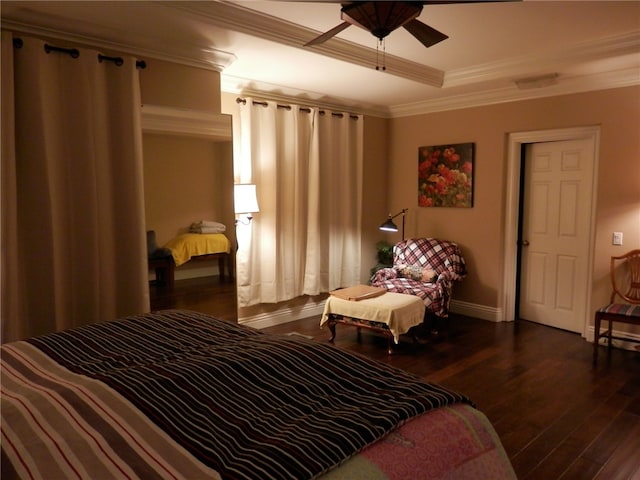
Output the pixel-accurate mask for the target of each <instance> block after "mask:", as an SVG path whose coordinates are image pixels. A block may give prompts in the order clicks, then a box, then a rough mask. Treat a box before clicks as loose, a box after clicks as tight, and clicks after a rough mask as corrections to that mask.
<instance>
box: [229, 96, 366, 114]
mask: <svg viewBox="0 0 640 480" xmlns="http://www.w3.org/2000/svg"><path fill="white" fill-rule="evenodd" d="M236 103H242V104H243V105H246V103H247V99H246V98H242V97H237V98H236ZM251 103H252V104H253V105H262V106H263V107H266V106H267V105H268V103H267V102H263V101H260V100H252V101H251ZM276 107H278V108H284V109H285V110H291V105H280V104H279V103H278V104H276ZM300 111H301V112H306V113H311V109H310V108H309V107H300ZM319 112H320V115H325V114H326V112H325V111H324V110H319ZM331 116H332V117H339V118H342V117H344V114H343V113H339V112H331ZM349 118H351V119H353V120H358V115H352V114H350V115H349Z"/></svg>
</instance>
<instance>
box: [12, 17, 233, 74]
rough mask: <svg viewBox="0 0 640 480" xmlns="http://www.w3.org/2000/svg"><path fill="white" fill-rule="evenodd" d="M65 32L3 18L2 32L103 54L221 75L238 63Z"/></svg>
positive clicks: (219, 53) (210, 53)
mask: <svg viewBox="0 0 640 480" xmlns="http://www.w3.org/2000/svg"><path fill="white" fill-rule="evenodd" d="M66 28H67V29H68V25H67V24H63V25H60V26H47V27H45V26H40V25H33V24H26V23H22V22H19V21H14V20H9V19H4V18H3V19H2V29H3V30H10V31H12V32H15V33H18V34H28V35H33V36H37V37H44V38H49V39H55V40H61V41H65V42H71V43H73V44H76V45H82V46H86V47H91V48H96V49H100V50H111V51H116V52H120V53H126V54H129V55H133V56H135V57H138V58H154V59H157V60H164V61H168V62H173V63H178V64H182V65H187V66H191V67H198V68H205V69H208V70H214V71H217V72H222V71H223V70H224V69H225V68H227V67H228V66H229V65H231V64H232V63H233V62H234V61H235V60H236V56H235V55H234V54H233V53H229V52H225V51H223V50H217V49H213V48H211V49H208V50H207V51H206V52H205V54H202V55H201V56H200V57H199V58H197V57H195V56H194V55H193V53H194V52H193V51H192V50H185V53H184V54H183V53H178V52H173V53H169V52H167V51H166V48H163V49H162V50H160V49H156V48H152V47H146V46H143V45H142V44H141V43H140V42H136V41H135V40H134V39H131V38H127V42H128V43H122V42H117V41H113V40H109V39H107V38H105V37H99V36H97V35H96V36H91V35H82V34H77V33H72V32H69V31H68V30H65V29H66Z"/></svg>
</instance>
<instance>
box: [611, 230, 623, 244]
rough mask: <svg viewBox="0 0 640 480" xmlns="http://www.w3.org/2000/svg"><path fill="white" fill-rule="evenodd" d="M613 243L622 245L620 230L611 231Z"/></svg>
mask: <svg viewBox="0 0 640 480" xmlns="http://www.w3.org/2000/svg"><path fill="white" fill-rule="evenodd" d="M613 244H614V245H622V232H613Z"/></svg>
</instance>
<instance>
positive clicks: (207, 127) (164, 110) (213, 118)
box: [140, 105, 231, 142]
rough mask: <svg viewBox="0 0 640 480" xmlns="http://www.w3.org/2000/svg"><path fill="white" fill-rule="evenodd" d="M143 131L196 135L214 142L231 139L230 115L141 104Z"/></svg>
mask: <svg viewBox="0 0 640 480" xmlns="http://www.w3.org/2000/svg"><path fill="white" fill-rule="evenodd" d="M140 112H141V124H142V131H143V132H145V133H159V134H170V135H180V136H187V137H198V138H204V139H207V140H212V141H214V142H223V141H230V140H231V116H230V115H225V114H222V113H213V112H208V111H201V110H190V109H184V108H173V107H164V106H157V105H142V109H141V110H140Z"/></svg>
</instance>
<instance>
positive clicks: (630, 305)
mask: <svg viewBox="0 0 640 480" xmlns="http://www.w3.org/2000/svg"><path fill="white" fill-rule="evenodd" d="M610 275H611V285H612V286H613V291H612V292H611V299H610V303H609V305H606V306H604V307H602V308H599V309H598V310H597V311H596V315H595V325H594V338H593V364H594V365H595V364H596V363H597V362H598V347H599V341H600V339H601V338H603V337H604V338H607V339H608V342H607V346H608V349H609V351H610V350H611V341H612V339H613V338H617V337H614V336H613V335H612V324H613V322H620V323H627V324H632V325H640V250H631V251H630V252H628V253H626V254H624V255H620V256H619V257H611V267H610ZM616 297H620V299H621V300H620V301H621V302H622V303H616ZM603 320H604V321H608V322H609V327H608V328H607V329H606V330H605V331H604V333H602V332H600V324H601V322H602V321H603ZM626 340H628V341H634V340H629V339H626Z"/></svg>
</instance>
